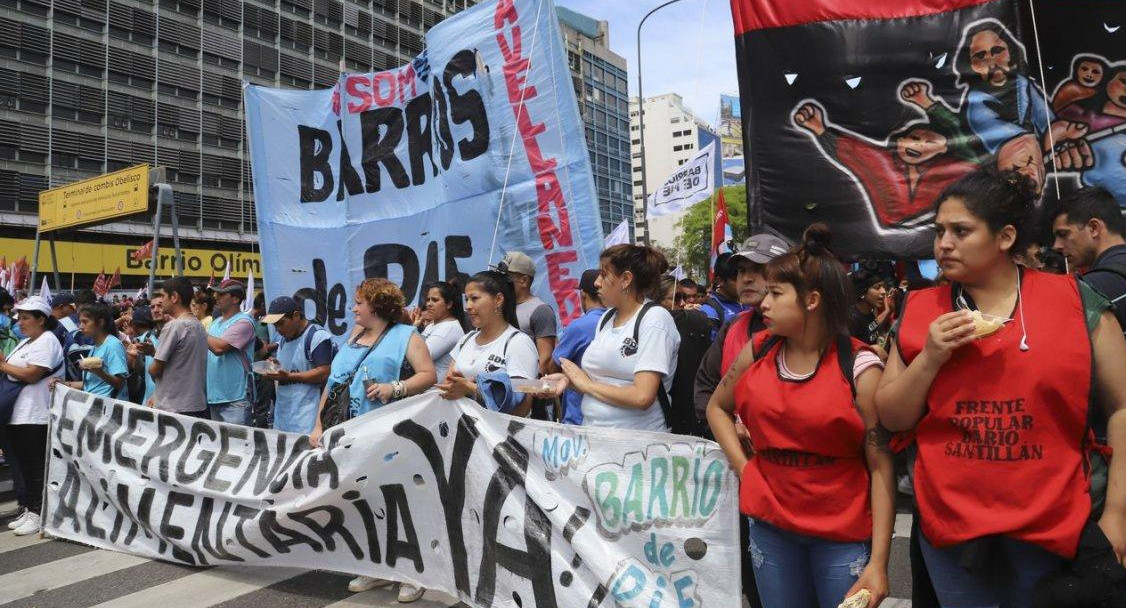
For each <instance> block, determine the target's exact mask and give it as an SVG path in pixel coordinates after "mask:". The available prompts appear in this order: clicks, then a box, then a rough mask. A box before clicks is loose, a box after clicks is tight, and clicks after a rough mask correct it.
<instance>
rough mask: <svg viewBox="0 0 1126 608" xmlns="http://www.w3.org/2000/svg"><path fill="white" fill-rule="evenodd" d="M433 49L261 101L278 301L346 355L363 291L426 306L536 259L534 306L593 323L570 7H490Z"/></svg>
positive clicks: (591, 232) (595, 243)
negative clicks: (399, 292) (382, 282)
mask: <svg viewBox="0 0 1126 608" xmlns="http://www.w3.org/2000/svg"><path fill="white" fill-rule="evenodd" d="M425 43H426V51H425V52H423V53H422V54H421V55H419V57H418V58H416V59H415V60H414V61H413V62H411V63H410V64H407V65H404V66H402V67H399V68H395V69H392V70H388V71H384V72H377V73H368V74H343V75H341V76H340V79H339V80H338V81H337V84H336V86H335V87H334V88H332V89H325V90H319V91H294V90H282V89H269V88H262V87H257V86H248V87H247V88H246V96H245V99H246V108H247V130H248V133H249V137H250V148H251V158H252V164H253V174H254V199H255V207H256V211H257V214H258V229H259V234H260V236H261V243H260V244H261V250H262V260H263V274H264V279H265V281H264V283H265V292H266V296H267V300H266V301H270V300H271V299H272V298H275V297H277V296H279V295H288V296H295V297H296V299H297V300H298V301H299V302H302V303H305V302H310V303H311V306H307V307H306V308H307V310H308V314H309V315H310V317H311V318H315V319H316V320H317V322H318V323H320V324H321V325H322V326H324V327H325V328H326V329H328V330H329V331H330V332H331V333H332V334H333V335H334V336H337V337H341V336H343V335H344V332H345V331H346V329H347V328H348V326H349V325H348V319H349V317H350V315H351V312H350V308H351V306H350V302H351V300H350V294H351V292H352V290H353V288H354V287H355V286H356V285H357V284H359V283H360V282H361V281H362V280H363V279H364V278H367V277H387V278H389V279H391V280H392V281H394V282H395V283H397V284H399V285H400V286H401V287H402V289H403V292H404V293H405V294H406V296H407V301H408V302H417V301H419V299H420V297H422V296H424V295H425V293H424V291H423V290H422V287H423V286H424V285H426V284H428V283H431V282H433V281H437V280H439V279H451V278H453V277H455V276H463V275H465V274H474V273H476V272H479V271H482V270H486V269H487V266H488V264H489V263H490V262H492V263H496V262H498V261H499V260H500V259H501V258H502V257H503V256H504V253H505V252H506V251H522V252H524V253H526V254H528V255H529V256H530V257H531V258H532V260H534V261H535V263H536V267H537V272H536V278H535V283H534V284H533V290H534V291H535V293H536V294H537V295H538V296H539V297H540V298H542V299H543V300H544V301H546V302H550V303H552V304H553V305H554V308H556V309H557V311H558V313H559V316H560V317H561V318H562V319H563V320H564V321H567V320H570V319H573V318H575V317H578V316H579V315H581V314H582V310H581V302H580V301H579V291H578V286H579V277H580V276H581V274H582V272H583V270H585V269H587V268H592V267H594V266H597V265H598V254H599V251H600V246H601V244H602V235H601V232H602V231H601V221H600V219H599V213H598V205H597V201H598V199H597V197H596V195H595V189H594V181H593V178H592V176H591V169H590V159H589V156H588V152H587V147H586V141H585V136H584V128H583V123H582V120H581V118H580V115H579V111H578V106H577V104H576V102H575V97H574V90H573V84H572V82H571V73H570V71H569V69H568V67H567V61H566V52H565V51H564V49H563V46H562V36H561V34H560V30H559V23H558V21H557V17H556V14H555V7H554V5H553V4H552V2H551V0H491V1H487V2H482V3H481V4H478V5H477V6H474V7H472V8H469V9H467V10H465V11H462V12H460V13H458V14H456V15H454V16H452V17H450V18H449V19H446V20H444V21H442V22H441V23H439V24H437V25H435V26H434V27H433V28H432V29H430V31H429V32H427V34H426V36H425ZM314 309H315V310H314Z"/></svg>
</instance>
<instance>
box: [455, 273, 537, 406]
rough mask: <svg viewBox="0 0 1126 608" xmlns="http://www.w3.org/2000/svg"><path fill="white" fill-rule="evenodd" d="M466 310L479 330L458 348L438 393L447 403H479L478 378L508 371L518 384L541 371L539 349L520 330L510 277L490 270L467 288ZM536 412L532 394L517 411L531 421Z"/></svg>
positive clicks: (468, 336) (460, 343)
mask: <svg viewBox="0 0 1126 608" xmlns="http://www.w3.org/2000/svg"><path fill="white" fill-rule="evenodd" d="M465 303H466V306H465V311H466V314H467V315H468V316H469V321H470V322H471V323H473V327H475V328H476V329H475V330H474V331H471V332H469V334H467V335H466V336H465V337H464V338H462V339H461V341H460V342H458V344H457V346H455V347H454V349H453V352H451V353H450V354H451V356H452V358H453V362H452V363H451V364H450V371H449V374H448V375H447V376H446V380H445V382H443V383H441V384H438V390H439V391H441V393H442V397H444V398H446V399H459V398H461V397H469V398H470V399H478V400H480V398H479V395H478V391H477V382H476V378H477V375H478V374H483V373H495V372H505V373H507V374H508V375H509V377H510V378H513V379H525V380H532V379H535V378H536V375H537V373H538V371H539V354H538V352H537V351H536V344H535V342H532V339H531V338H529V337H528V335H527V334H525V333H524V332H522V331H520V330H519V328H518V327H519V325H518V322H517V320H516V294H515V291H514V289H513V287H512V282H511V281H510V280H509V278H508V276H507V275H505V274H504V273H501V272H495V271H491V270H490V271H485V272H479V273H477V274H475V275H473V276H472V277H471V278H470V279H469V282H468V283H466V284H465ZM531 409H532V397H531V395H529V396H527V397H525V399H524V400H523V401H522V402H521V403H520V404H519V405H518V406H516V408H515V409H514V410H512V412H510V413H511V414H512V415H513V416H526V415H528V412H529V411H530V410H531Z"/></svg>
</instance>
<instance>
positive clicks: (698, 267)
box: [669, 184, 750, 282]
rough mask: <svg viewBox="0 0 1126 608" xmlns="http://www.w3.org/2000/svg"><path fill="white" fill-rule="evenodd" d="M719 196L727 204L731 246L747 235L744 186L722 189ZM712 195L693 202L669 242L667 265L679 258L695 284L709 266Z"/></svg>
mask: <svg viewBox="0 0 1126 608" xmlns="http://www.w3.org/2000/svg"><path fill="white" fill-rule="evenodd" d="M723 197H724V200H725V201H726V202H727V216H728V218H729V221H730V222H731V232H732V234H734V236H735V243H736V244H738V243H742V242H743V240H744V239H746V238H747V237H748V236H750V235H749V234H747V186H746V185H745V184H740V185H737V186H725V187H724V188H723ZM714 198H715V195H712V197H711V198H708V199H707V200H703V201H700V202H699V203H696V204H695V205H693V206H692V207H691V208H689V210H688V212H687V213H685V214H684V216H683V217H682V218H680V221H679V222H677V223H676V229H677V232H678V236H677V237H676V240H675V241H674V242H673V246H672V249H673V251H672V252H671V254H672V255H671V256H670V257H671V259H670V260H669V262H670V263H671V264H675V263H676V259H677V258H679V259H680V263H681V264H682V265H684V267H685V268H686V269H687V270H688V274H689V275H690V276H692V278H694V279H696V281H697V282H702V279H704V278H706V277H707V276H708V265H709V264H710V263H711V246H712V209H713V207H712V200H713V199H714Z"/></svg>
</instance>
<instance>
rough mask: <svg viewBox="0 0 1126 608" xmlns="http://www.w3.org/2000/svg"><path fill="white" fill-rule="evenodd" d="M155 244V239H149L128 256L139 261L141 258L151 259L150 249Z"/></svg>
mask: <svg viewBox="0 0 1126 608" xmlns="http://www.w3.org/2000/svg"><path fill="white" fill-rule="evenodd" d="M155 246H156V239H155V238H154V239H152V240H151V241H149V242H147V243H145V244H144V245H141V247H140V248H139V249H137V250H136V251H134V252H133V253H132V254H131V255H130V256H129V257H131V258H133V261H134V262H140V261H141V260H151V259H152V249H153V247H155Z"/></svg>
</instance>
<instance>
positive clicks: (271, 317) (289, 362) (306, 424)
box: [262, 296, 334, 435]
mask: <svg viewBox="0 0 1126 608" xmlns="http://www.w3.org/2000/svg"><path fill="white" fill-rule="evenodd" d="M262 322H263V323H265V324H267V325H273V326H274V330H276V331H277V335H278V351H277V358H276V359H275V360H276V361H277V364H278V366H279V367H280V369H279V370H278V371H277V372H274V373H270V374H265V375H264V377H265V378H266V379H268V380H275V381H277V383H278V388H277V394H276V397H275V399H274V428H275V429H277V430H279V431H287V432H290V433H301V434H305V435H307V434H309V433H311V432H312V431H313V427H314V426H315V424H316V421H317V406H318V405H320V397H321V391H322V390H323V389H324V383H325V380H326V379H327V378H328V375H329V372H330V371H331V367H332V357H333V354H334V349H333V344H332V340H331V338H332V335H331V334H329V333H328V332H327V331H325V330H324V329H323V328H321V327H319V326H317V325H315V324H313V323H310V322H309V320H308V319H306V318H305V312H304V311H303V310H302V309H301V306H300V305H299V304H298V303H297V300H294V299H293V298H291V297H289V296H281V297H279V298H274V301H273V302H270V307H269V308H268V309H267V312H266V316H265V317H263V318H262Z"/></svg>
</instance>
